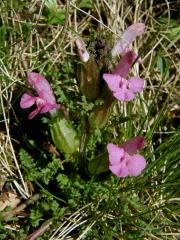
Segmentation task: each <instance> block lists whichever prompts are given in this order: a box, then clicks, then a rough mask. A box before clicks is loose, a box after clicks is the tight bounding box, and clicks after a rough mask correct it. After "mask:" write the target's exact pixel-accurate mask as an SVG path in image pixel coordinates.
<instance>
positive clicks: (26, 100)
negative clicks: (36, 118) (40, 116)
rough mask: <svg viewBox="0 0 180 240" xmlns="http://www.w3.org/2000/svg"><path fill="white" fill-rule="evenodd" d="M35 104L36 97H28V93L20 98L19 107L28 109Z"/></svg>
mask: <svg viewBox="0 0 180 240" xmlns="http://www.w3.org/2000/svg"><path fill="white" fill-rule="evenodd" d="M35 102H36V97H34V96H32V95H30V94H29V93H24V94H23V95H22V97H21V101H20V107H21V108H29V107H31V106H32V105H33V104H35Z"/></svg>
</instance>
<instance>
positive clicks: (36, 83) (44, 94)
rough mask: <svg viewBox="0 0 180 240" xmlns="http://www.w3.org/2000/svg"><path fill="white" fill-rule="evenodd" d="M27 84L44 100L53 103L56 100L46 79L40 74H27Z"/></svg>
mask: <svg viewBox="0 0 180 240" xmlns="http://www.w3.org/2000/svg"><path fill="white" fill-rule="evenodd" d="M28 81H29V84H30V85H31V86H32V87H33V88H34V89H35V90H36V91H37V93H38V95H39V97H40V98H42V99H44V100H46V102H48V103H51V104H55V103H56V100H55V97H54V94H53V91H52V88H51V86H50V85H49V83H48V81H47V80H46V79H45V77H43V76H42V75H41V74H39V73H36V72H31V73H29V74H28Z"/></svg>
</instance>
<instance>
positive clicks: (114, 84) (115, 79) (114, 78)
mask: <svg viewBox="0 0 180 240" xmlns="http://www.w3.org/2000/svg"><path fill="white" fill-rule="evenodd" d="M103 79H104V80H105V81H106V83H107V85H108V87H109V88H110V89H111V91H113V92H115V91H117V90H118V88H119V83H120V81H121V80H122V78H121V77H120V76H119V75H116V74H110V73H104V74H103Z"/></svg>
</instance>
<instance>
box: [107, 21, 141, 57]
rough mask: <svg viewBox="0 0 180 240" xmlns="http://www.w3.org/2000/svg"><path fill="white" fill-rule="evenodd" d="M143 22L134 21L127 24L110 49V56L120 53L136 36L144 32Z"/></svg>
mask: <svg viewBox="0 0 180 240" xmlns="http://www.w3.org/2000/svg"><path fill="white" fill-rule="evenodd" d="M144 29H145V25H144V23H135V24H132V25H131V26H129V27H128V28H127V29H126V30H125V31H124V33H123V35H122V38H121V39H120V40H118V41H117V43H116V44H115V45H114V47H113V49H112V52H111V53H112V56H113V57H115V56H116V55H117V54H122V53H123V52H124V51H125V50H126V48H128V46H129V45H130V44H131V43H132V42H133V41H134V40H135V39H136V37H137V36H139V35H141V34H142V33H143V32H144Z"/></svg>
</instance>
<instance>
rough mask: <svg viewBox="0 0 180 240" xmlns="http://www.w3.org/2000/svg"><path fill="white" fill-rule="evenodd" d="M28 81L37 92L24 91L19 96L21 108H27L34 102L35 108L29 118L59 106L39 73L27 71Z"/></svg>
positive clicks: (46, 82) (49, 87)
mask: <svg viewBox="0 0 180 240" xmlns="http://www.w3.org/2000/svg"><path fill="white" fill-rule="evenodd" d="M28 82H29V85H30V86H31V87H32V88H33V89H35V90H36V92H37V96H33V95H31V94H29V93H24V94H23V95H22V97H21V101H20V107H21V108H29V107H31V106H32V105H34V104H36V109H35V110H33V111H32V112H31V113H30V114H29V116H28V118H29V119H32V118H34V117H35V116H36V115H37V114H39V113H46V112H49V111H52V110H53V109H57V108H59V107H60V105H59V104H57V103H56V99H55V97H54V94H53V91H52V88H51V86H50V85H49V83H48V81H47V80H46V79H45V78H44V77H43V76H42V75H41V74H39V73H35V72H31V73H29V74H28Z"/></svg>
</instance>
